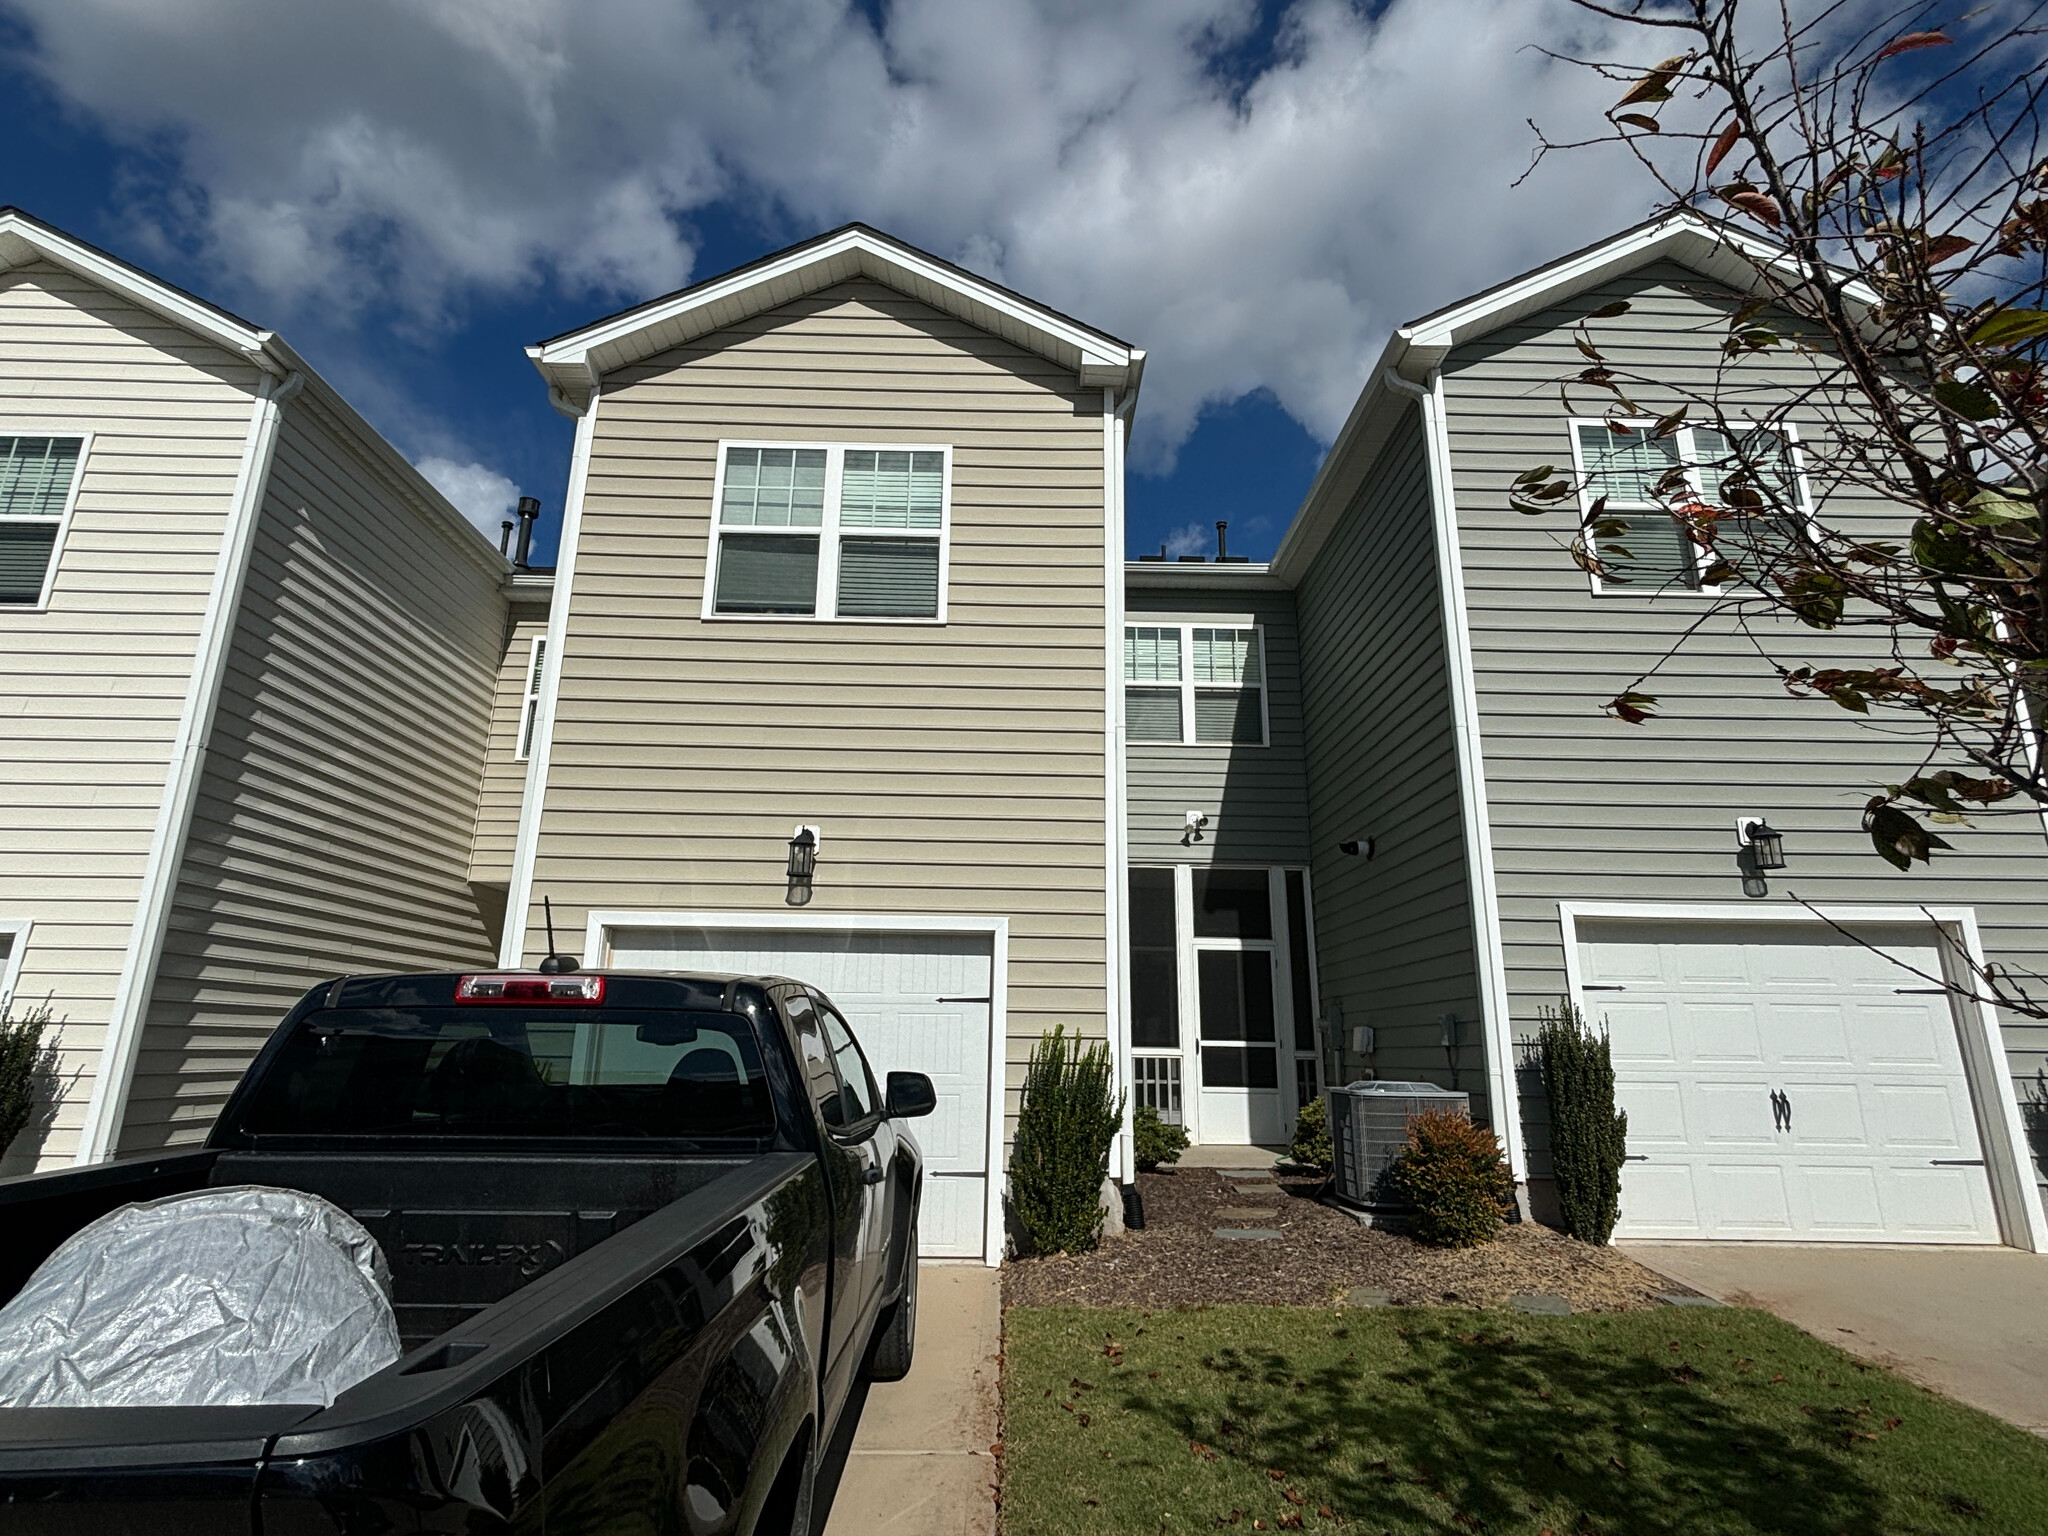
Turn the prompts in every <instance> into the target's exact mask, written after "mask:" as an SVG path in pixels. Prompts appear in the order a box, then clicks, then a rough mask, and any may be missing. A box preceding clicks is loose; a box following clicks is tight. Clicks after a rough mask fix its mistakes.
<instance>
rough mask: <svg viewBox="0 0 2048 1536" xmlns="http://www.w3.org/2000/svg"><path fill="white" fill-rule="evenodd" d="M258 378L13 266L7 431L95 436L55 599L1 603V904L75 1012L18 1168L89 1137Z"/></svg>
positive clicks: (57, 1010) (62, 283)
mask: <svg viewBox="0 0 2048 1536" xmlns="http://www.w3.org/2000/svg"><path fill="white" fill-rule="evenodd" d="M256 380H257V373H256V370H255V368H254V367H253V366H251V365H250V364H248V363H247V362H245V361H242V360H240V359H237V358H234V357H231V356H230V355H229V354H228V353H226V352H224V351H221V350H219V349H217V348H215V347H213V346H211V345H209V344H207V343H205V342H202V341H199V340H197V339H196V338H195V337H193V336H192V335H191V334H190V333H189V332H187V331H184V330H181V329H179V328H178V327H176V326H173V325H171V324H170V323H169V322H167V321H164V320H162V319H159V318H158V317H157V316H155V315H152V314H150V313H148V312H146V311H144V310H141V309H138V308H136V307H135V306H133V305H131V304H129V303H127V302H126V301H124V300H121V299H117V298H114V297H113V296H111V295H109V294H107V293H105V292H103V291H101V290H100V289H98V288H96V287H94V286H92V285H91V284H88V283H86V282H84V281H82V280H81V279H79V278H77V277H74V276H72V275H71V274H70V273H69V272H66V271H64V270H63V269H61V268H59V267H56V266H52V265H49V264H46V263H32V264H29V265H24V266H21V267H16V268H13V269H12V270H9V271H6V272H0V435H7V436H13V435H15V434H17V433H22V432H37V433H43V432H50V431H63V432H90V433H91V434H92V442H91V444H90V446H89V448H88V450H87V454H86V457H85V459H84V461H83V462H82V463H81V465H80V468H79V473H80V475H81V477H82V478H81V481H80V485H79V492H78V500H77V510H76V513H75V514H74V516H73V519H72V523H71V528H70V531H69V534H68V535H67V536H66V538H65V541H64V544H63V547H62V548H61V550H60V551H59V552H58V555H57V562H58V563H57V576H56V585H55V588H54V590H53V591H52V594H51V599H50V605H49V608H48V609H47V610H46V611H44V612H39V613H38V612H28V611H25V610H21V609H13V608H7V609H0V701H4V709H5V714H6V728H5V730H4V731H0V918H27V919H30V920H31V921H33V922H34V924H35V931H34V933H33V935H32V937H31V938H30V940H29V943H28V948H27V952H26V958H25V961H24V963H23V966H22V971H21V977H20V981H19V985H18V988H17V991H16V998H17V1000H18V1001H19V1002H21V1003H23V1004H25V1005H26V1004H34V1003H40V1002H42V1001H44V1000H46V999H47V1000H48V1002H49V1004H50V1006H51V1008H52V1009H53V1011H54V1014H55V1017H56V1019H57V1020H58V1021H60V1024H61V1028H60V1030H59V1032H58V1035H57V1042H58V1044H59V1047H60V1051H61V1060H60V1065H59V1082H60V1090H61V1093H60V1099H59V1102H58V1104H57V1105H56V1111H55V1117H54V1121H53V1122H52V1123H51V1124H49V1125H48V1126H47V1127H46V1128H44V1127H41V1126H40V1124H39V1125H38V1126H36V1127H32V1128H31V1130H30V1131H28V1132H26V1133H24V1134H23V1135H22V1136H21V1137H20V1138H19V1139H18V1140H17V1142H16V1144H15V1146H14V1148H13V1149H12V1151H11V1152H10V1154H9V1155H8V1157H7V1160H6V1161H5V1162H4V1163H0V1172H5V1173H16V1172H25V1171H27V1170H28V1169H30V1168H33V1167H36V1166H39V1165H40V1166H43V1167H53V1166H57V1165H59V1164H64V1163H68V1162H69V1161H70V1160H71V1156H72V1153H73V1152H74V1150H75V1149H76V1147H77V1141H78V1132H79V1128H80V1126H81V1124H82V1122H83V1120H84V1115H85V1106H86V1101H87V1099H88V1098H89V1097H90V1095H91V1091H92V1075H93V1073H94V1071H95V1070H96V1068H97V1065H98V1060H99V1052H100V1048H101V1045H102V1044H103V1042H104V1038H105V1032H106V1025H107V1020H108V1017H109V1013H110V1009H111V1005H112V1001H113V995H114V988H115V985H116V982H117V981H118V979H119V977H120V973H121V965H122V960H123V957H124V955H125V954H126V952H127V948H128V941H129V935H130V928H131V925H132V922H133V919H134V915H135V903H136V900H137V897H138V895H139V894H140V891H141V885H142V874H143V868H144V866H145V864H146V863H147V861H148V855H149V845H150V837H151V834H152V832H153V831H154V829H155V827H156V820H157V812H158V807H159V805H160V804H161V802H162V799H163V789H164V782H165V776H166V771H167V768H168V765H169V761H170V751H171V743H172V740H173V738H174V737H175V735H176V733H177V729H178V721H179V718H180V716H181V714H182V712H183V708H184V703H185V695H186V690H187V687H188V685H189V683H190V678H191V670H192V658H193V655H194V652H195V650H196V648H197V645H198V639H199V631H200V626H201V623H202V620H203V619H204V616H205V613H206V603H207V594H208V591H209V589H210V587H211V584H212V581H213V572H214V567H215V564H216V562H217V560H218V558H219V553H220V539H221V530H222V527H223V526H224V523H225V520H226V516H227V509H228V504H229V502H230V500H231V499H232V496H233V493H234V486H235V476H236V471H237V469H238V468H239V466H240V464H241V460H242V450H243V442H244V438H245V436H246V434H247V432H248V429H249V420H250V413H251V410H252V408H253V401H254V391H255V386H256Z"/></svg>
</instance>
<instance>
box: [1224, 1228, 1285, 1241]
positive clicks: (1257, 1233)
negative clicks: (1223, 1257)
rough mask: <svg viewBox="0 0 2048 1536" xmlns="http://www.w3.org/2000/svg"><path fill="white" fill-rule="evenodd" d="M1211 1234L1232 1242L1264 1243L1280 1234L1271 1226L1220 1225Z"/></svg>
mask: <svg viewBox="0 0 2048 1536" xmlns="http://www.w3.org/2000/svg"><path fill="white" fill-rule="evenodd" d="M1210 1235H1211V1236H1212V1237H1220V1238H1222V1239H1223V1240H1224V1241H1225V1242H1231V1243H1262V1242H1266V1241H1268V1240H1270V1239H1273V1238H1277V1237H1278V1236H1279V1235H1280V1234H1279V1233H1278V1232H1275V1231H1274V1230H1273V1229H1272V1228H1271V1227H1218V1228H1217V1229H1216V1230H1215V1231H1214V1232H1213V1233H1211V1234H1210Z"/></svg>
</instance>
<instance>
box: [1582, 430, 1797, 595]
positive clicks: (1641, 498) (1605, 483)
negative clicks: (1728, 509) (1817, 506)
mask: <svg viewBox="0 0 2048 1536" xmlns="http://www.w3.org/2000/svg"><path fill="white" fill-rule="evenodd" d="M1654 425H1655V424H1654V423H1652V422H1649V421H1627V422H1614V423H1609V422H1606V421H1581V422H1575V423H1573V429H1572V430H1573V442H1574V445H1575V447H1576V449H1577V451H1578V458H1579V470H1580V475H1581V479H1582V484H1583V485H1584V487H1585V489H1584V492H1583V495H1584V497H1585V505H1586V506H1587V507H1588V508H1589V509H1590V507H1591V506H1592V504H1593V503H1594V502H1595V501H1598V500H1602V499H1604V500H1605V502H1606V505H1605V507H1604V508H1603V516H1602V518H1601V519H1600V521H1601V523H1602V524H1603V525H1604V526H1603V527H1602V528H1601V529H1600V530H1599V531H1597V532H1595V533H1594V534H1593V546H1594V553H1596V554H1597V555H1598V556H1599V558H1600V565H1601V575H1600V582H1601V590H1603V591H1605V590H1607V589H1608V588H1609V587H1612V588H1613V589H1614V590H1617V591H1641V592H1648V593H1654V592H1664V591H1673V590H1676V591H1698V590H1700V589H1701V586H1702V583H1703V578H1704V575H1705V572H1706V570H1707V568H1708V566H1709V565H1710V564H1712V563H1713V561H1714V554H1713V553H1711V552H1709V551H1707V550H1704V549H1701V548H1700V547H1699V546H1698V545H1696V544H1694V543H1693V541H1692V540H1691V538H1689V537H1688V536H1687V534H1686V532H1685V529H1684V526H1683V525H1682V524H1681V523H1680V522H1679V521H1678V519H1677V518H1675V517H1673V516H1672V515H1671V513H1670V511H1669V510H1668V508H1669V507H1670V506H1671V505H1673V504H1674V503H1679V502H1684V501H1690V500H1694V499H1697V500H1699V501H1703V502H1705V503H1706V504H1708V505H1709V506H1727V505H1730V504H1731V500H1732V501H1734V502H1737V503H1740V504H1742V505H1744V506H1745V507H1750V508H1753V509H1754V511H1755V512H1756V518H1757V520H1755V521H1748V520H1745V521H1744V522H1742V523H1741V524H1739V525H1738V524H1735V523H1730V524H1726V525H1724V527H1726V528H1727V529H1729V530H1730V536H1729V537H1728V538H1727V539H1726V541H1725V542H1726V544H1727V546H1728V547H1727V548H1725V549H1721V550H1720V551H1719V553H1720V554H1721V555H1722V556H1724V557H1725V558H1726V559H1727V560H1728V561H1729V563H1730V564H1733V565H1734V566H1735V567H1736V568H1737V569H1741V568H1742V555H1743V553H1744V548H1743V546H1747V545H1752V544H1755V543H1760V542H1767V541H1770V540H1773V539H1776V538H1781V537H1788V536H1790V535H1791V530H1790V529H1788V528H1785V527H1783V526H1782V525H1783V523H1784V522H1785V520H1786V519H1787V518H1788V517H1793V516H1799V515H1803V514H1804V512H1805V510H1806V508H1805V504H1804V501H1803V499H1802V492H1801V489H1800V478H1799V475H1798V472H1797V469H1796V466H1795V463H1794V458H1793V450H1792V445H1791V443H1790V442H1788V441H1787V440H1786V439H1785V438H1784V437H1782V436H1780V435H1779V434H1777V433H1776V432H1773V431H1771V430H1769V429H1767V428H1762V427H1758V428H1752V429H1750V430H1748V431H1746V432H1744V433H1742V434H1741V435H1740V436H1739V438H1736V439H1734V440H1731V439H1730V437H1729V436H1728V435H1727V434H1725V433H1723V432H1721V431H1719V430H1717V429H1715V428H1712V427H1680V428H1678V429H1677V430H1676V431H1673V432H1671V433H1669V434H1667V435H1666V436H1663V437H1656V436H1653V435H1652V428H1653V427H1654ZM1744 492H1753V493H1755V494H1754V495H1753V496H1752V495H1745V494H1744ZM1716 542H1717V544H1719V543H1722V542H1723V540H1721V539H1720V538H1718V537H1717V540H1716Z"/></svg>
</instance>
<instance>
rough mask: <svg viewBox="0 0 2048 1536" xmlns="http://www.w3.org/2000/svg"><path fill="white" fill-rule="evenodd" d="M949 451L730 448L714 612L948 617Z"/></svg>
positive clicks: (715, 558) (709, 607) (709, 603)
mask: <svg viewBox="0 0 2048 1536" xmlns="http://www.w3.org/2000/svg"><path fill="white" fill-rule="evenodd" d="M950 469H951V450H949V449H946V448H853V447H833V446H830V445H825V446H818V447H811V446H804V445H796V444H787V445H779V444H767V443H727V444H725V445H723V447H722V449H721V456H720V461H719V488H718V497H717V501H718V512H717V522H716V527H715V532H714V536H713V554H712V576H711V579H710V581H709V582H707V583H706V587H707V592H706V599H705V615H706V617H712V616H718V617H736V618H785V619H861V620H867V619H882V620H891V619H927V620H930V619H943V618H944V617H945V567H946V553H947V534H948V528H947V519H948V512H949V508H950V497H949V486H950V480H951V476H950V473H949V471H950Z"/></svg>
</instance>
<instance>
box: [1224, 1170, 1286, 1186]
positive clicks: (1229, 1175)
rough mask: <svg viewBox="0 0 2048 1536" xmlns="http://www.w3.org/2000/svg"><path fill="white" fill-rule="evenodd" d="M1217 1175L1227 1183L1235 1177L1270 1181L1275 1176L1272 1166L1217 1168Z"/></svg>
mask: <svg viewBox="0 0 2048 1536" xmlns="http://www.w3.org/2000/svg"><path fill="white" fill-rule="evenodd" d="M1216 1177H1217V1178H1219V1179H1222V1180H1223V1181H1225V1182H1226V1183H1228V1182H1230V1181H1232V1180H1235V1179H1266V1180H1268V1181H1270V1180H1271V1179H1272V1177H1273V1170H1272V1169H1270V1168H1218V1169H1217V1170H1216Z"/></svg>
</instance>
